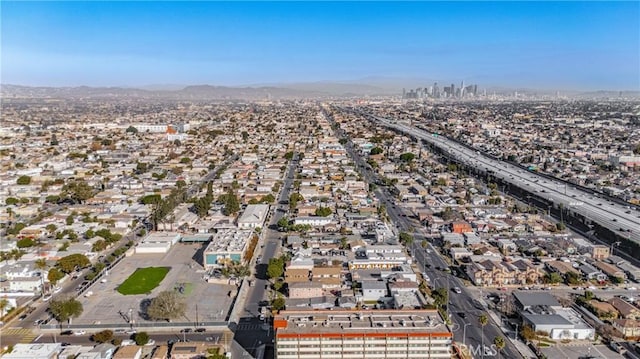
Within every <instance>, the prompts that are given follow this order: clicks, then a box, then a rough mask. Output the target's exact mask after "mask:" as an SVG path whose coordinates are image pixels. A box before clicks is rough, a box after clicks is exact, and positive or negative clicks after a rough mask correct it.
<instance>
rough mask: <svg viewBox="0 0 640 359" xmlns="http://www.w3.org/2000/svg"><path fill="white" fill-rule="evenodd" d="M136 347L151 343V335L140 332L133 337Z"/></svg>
mask: <svg viewBox="0 0 640 359" xmlns="http://www.w3.org/2000/svg"><path fill="white" fill-rule="evenodd" d="M133 340H134V341H135V342H136V345H145V344H147V343H148V342H149V334H147V332H139V333H136V335H135V336H134V337H133Z"/></svg>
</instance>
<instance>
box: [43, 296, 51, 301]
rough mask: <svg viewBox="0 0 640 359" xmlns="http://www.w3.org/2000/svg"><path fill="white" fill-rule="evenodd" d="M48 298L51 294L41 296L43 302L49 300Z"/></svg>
mask: <svg viewBox="0 0 640 359" xmlns="http://www.w3.org/2000/svg"><path fill="white" fill-rule="evenodd" d="M49 299H51V295H45V296H44V297H42V301H43V302H47V301H49Z"/></svg>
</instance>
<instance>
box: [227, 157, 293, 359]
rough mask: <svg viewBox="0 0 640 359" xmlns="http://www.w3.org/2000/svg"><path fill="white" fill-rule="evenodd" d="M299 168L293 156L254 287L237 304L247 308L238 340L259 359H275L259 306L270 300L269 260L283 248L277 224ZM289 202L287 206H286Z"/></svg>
mask: <svg viewBox="0 0 640 359" xmlns="http://www.w3.org/2000/svg"><path fill="white" fill-rule="evenodd" d="M297 166H298V156H297V154H296V155H294V157H293V159H292V160H291V161H290V162H289V164H288V167H287V171H286V174H285V179H284V183H283V185H282V188H281V190H280V195H279V196H278V198H277V202H276V203H275V204H274V205H273V206H272V207H271V209H272V212H271V214H270V217H269V218H270V219H269V221H268V225H267V226H265V228H263V230H262V231H263V238H264V239H263V242H262V243H261V245H262V251H260V253H259V257H260V261H259V262H258V261H257V258H256V262H255V263H256V264H255V276H254V278H252V281H254V285H253V286H251V287H249V290H248V293H247V296H246V297H245V302H244V303H237V304H236V305H241V306H243V307H244V313H243V314H242V315H241V319H240V322H239V323H238V325H237V326H236V330H235V340H236V341H237V342H238V343H239V344H240V345H241V346H242V347H243V348H244V349H245V350H247V352H249V353H252V354H253V355H254V356H255V357H259V356H260V355H261V354H259V353H264V354H262V355H264V357H266V358H270V357H273V353H272V349H270V348H265V346H266V345H269V344H271V343H273V337H274V336H273V334H274V333H273V331H272V330H271V324H270V318H269V317H268V316H266V317H265V319H264V320H261V319H260V303H261V302H263V301H266V300H269V299H270V298H268V297H267V294H268V291H269V290H270V289H268V288H269V285H270V283H269V281H268V279H267V276H266V271H267V264H268V263H269V259H270V258H273V257H275V256H277V253H278V250H279V248H280V246H281V245H282V239H281V237H282V235H283V234H282V233H280V232H278V230H277V223H278V221H279V220H280V219H281V218H282V217H283V216H284V215H285V214H286V213H287V211H288V209H289V205H288V200H289V194H290V193H291V188H292V186H293V179H294V177H295V170H296V168H297ZM285 203H287V204H285Z"/></svg>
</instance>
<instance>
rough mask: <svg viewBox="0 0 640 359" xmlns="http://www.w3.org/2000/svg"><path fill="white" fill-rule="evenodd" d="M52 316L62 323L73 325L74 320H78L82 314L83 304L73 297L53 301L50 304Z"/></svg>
mask: <svg viewBox="0 0 640 359" xmlns="http://www.w3.org/2000/svg"><path fill="white" fill-rule="evenodd" d="M49 308H50V309H51V314H53V316H54V318H56V320H57V321H58V322H60V323H62V322H68V323H71V320H72V319H73V318H77V317H79V316H80V315H81V314H82V311H83V308H82V303H80V302H79V301H78V300H76V299H75V298H73V297H69V298H62V299H51V301H50V302H49Z"/></svg>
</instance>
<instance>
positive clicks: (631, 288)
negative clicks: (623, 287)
mask: <svg viewBox="0 0 640 359" xmlns="http://www.w3.org/2000/svg"><path fill="white" fill-rule="evenodd" d="M627 290H638V288H636V287H629V288H627Z"/></svg>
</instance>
